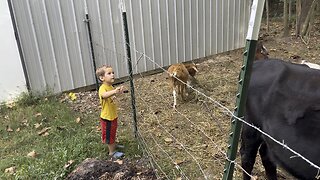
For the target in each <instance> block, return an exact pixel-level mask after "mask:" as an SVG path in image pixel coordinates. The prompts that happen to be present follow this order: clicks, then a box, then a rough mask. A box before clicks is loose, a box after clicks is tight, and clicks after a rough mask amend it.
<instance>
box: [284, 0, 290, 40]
mask: <svg viewBox="0 0 320 180" xmlns="http://www.w3.org/2000/svg"><path fill="white" fill-rule="evenodd" d="M288 5H289V4H288V0H284V1H283V26H284V27H283V37H287V36H289V23H288V19H289V17H288V9H289V7H288Z"/></svg>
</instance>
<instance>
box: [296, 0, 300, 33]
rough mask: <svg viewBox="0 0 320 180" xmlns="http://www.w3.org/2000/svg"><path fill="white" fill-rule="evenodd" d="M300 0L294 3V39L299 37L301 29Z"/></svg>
mask: <svg viewBox="0 0 320 180" xmlns="http://www.w3.org/2000/svg"><path fill="white" fill-rule="evenodd" d="M300 16H301V0H297V1H296V37H298V36H300V27H301V21H300Z"/></svg>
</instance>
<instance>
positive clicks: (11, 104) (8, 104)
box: [6, 101, 16, 109]
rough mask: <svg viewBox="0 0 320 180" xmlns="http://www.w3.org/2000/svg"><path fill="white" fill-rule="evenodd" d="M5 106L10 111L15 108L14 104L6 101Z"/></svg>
mask: <svg viewBox="0 0 320 180" xmlns="http://www.w3.org/2000/svg"><path fill="white" fill-rule="evenodd" d="M6 106H7V107H8V108H10V109H12V108H13V107H15V106H16V103H15V102H14V101H8V102H6Z"/></svg>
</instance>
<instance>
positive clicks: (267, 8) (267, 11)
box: [265, 0, 270, 32]
mask: <svg viewBox="0 0 320 180" xmlns="http://www.w3.org/2000/svg"><path fill="white" fill-rule="evenodd" d="M265 3H266V16H267V32H269V12H270V11H269V0H266V2H265Z"/></svg>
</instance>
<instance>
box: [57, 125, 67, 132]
mask: <svg viewBox="0 0 320 180" xmlns="http://www.w3.org/2000/svg"><path fill="white" fill-rule="evenodd" d="M65 128H66V127H65V126H57V129H58V130H60V131H62V130H64V129H65Z"/></svg>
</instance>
